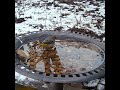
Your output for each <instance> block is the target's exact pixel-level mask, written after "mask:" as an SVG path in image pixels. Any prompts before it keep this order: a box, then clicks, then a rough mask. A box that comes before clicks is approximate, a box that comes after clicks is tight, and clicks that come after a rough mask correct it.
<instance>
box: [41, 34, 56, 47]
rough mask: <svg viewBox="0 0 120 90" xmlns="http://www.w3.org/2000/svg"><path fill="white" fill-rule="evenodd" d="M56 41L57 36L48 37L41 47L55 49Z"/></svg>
mask: <svg viewBox="0 0 120 90" xmlns="http://www.w3.org/2000/svg"><path fill="white" fill-rule="evenodd" d="M55 39H56V36H54V35H52V36H48V37H47V38H45V40H43V42H42V43H41V44H40V45H41V46H43V47H53V46H54V44H55Z"/></svg>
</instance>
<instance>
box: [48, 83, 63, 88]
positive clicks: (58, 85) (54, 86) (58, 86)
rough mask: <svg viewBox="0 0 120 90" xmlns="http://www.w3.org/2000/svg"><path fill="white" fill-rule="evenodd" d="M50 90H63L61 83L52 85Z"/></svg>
mask: <svg viewBox="0 0 120 90" xmlns="http://www.w3.org/2000/svg"><path fill="white" fill-rule="evenodd" d="M50 90H63V83H52V88H51V89H50Z"/></svg>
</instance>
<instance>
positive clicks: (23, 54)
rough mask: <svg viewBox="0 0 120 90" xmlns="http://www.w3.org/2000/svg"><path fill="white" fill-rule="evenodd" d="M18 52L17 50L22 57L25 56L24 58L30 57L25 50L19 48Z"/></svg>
mask: <svg viewBox="0 0 120 90" xmlns="http://www.w3.org/2000/svg"><path fill="white" fill-rule="evenodd" d="M16 52H17V54H18V55H19V56H21V57H24V58H26V59H28V58H29V56H27V55H26V54H25V52H24V51H23V50H19V49H18V50H17V51H16Z"/></svg>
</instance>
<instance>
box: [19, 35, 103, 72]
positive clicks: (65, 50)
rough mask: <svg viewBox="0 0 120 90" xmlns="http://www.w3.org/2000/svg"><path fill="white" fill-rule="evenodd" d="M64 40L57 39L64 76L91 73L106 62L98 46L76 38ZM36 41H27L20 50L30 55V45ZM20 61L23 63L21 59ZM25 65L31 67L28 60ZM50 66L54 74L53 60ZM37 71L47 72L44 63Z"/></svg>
mask: <svg viewBox="0 0 120 90" xmlns="http://www.w3.org/2000/svg"><path fill="white" fill-rule="evenodd" d="M46 37H47V35H46V36H44V37H41V38H39V39H38V38H37V39H35V40H39V41H40V42H41V41H43V40H44V39H45V38H46ZM63 38H64V37H62V38H57V39H56V41H55V47H56V50H57V52H58V55H59V57H60V62H61V64H62V66H63V67H64V70H63V73H64V74H77V73H85V72H89V71H91V70H94V69H96V68H98V67H99V66H100V65H101V64H102V63H103V62H104V51H103V50H102V49H101V48H100V47H98V46H97V45H95V44H93V43H90V42H86V41H83V40H79V39H75V38H69V37H68V38H64V39H63ZM35 40H33V41H27V42H26V43H24V44H23V45H21V46H20V47H19V49H21V50H23V51H24V52H25V53H26V54H27V55H28V51H30V50H29V48H28V45H29V46H30V45H32V43H33V42H34V41H35ZM39 51H40V50H39ZM19 60H20V61H22V59H21V58H20V59H19ZM23 63H24V64H25V65H26V66H29V65H28V64H27V60H26V61H25V62H23ZM50 64H51V71H52V73H54V69H53V68H52V60H51V61H50ZM35 70H37V71H40V72H45V65H44V63H43V62H42V61H40V62H38V63H37V64H36V68H35Z"/></svg>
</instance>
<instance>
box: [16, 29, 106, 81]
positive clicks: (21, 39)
mask: <svg viewBox="0 0 120 90" xmlns="http://www.w3.org/2000/svg"><path fill="white" fill-rule="evenodd" d="M55 32H56V31H34V32H28V33H25V34H20V35H16V37H15V50H16V49H18V48H19V47H20V46H21V45H23V44H25V43H28V42H30V41H33V40H36V39H42V37H46V36H47V35H53V34H54V35H55V34H56V35H57V37H62V38H65V37H69V38H71V39H72V38H76V39H78V40H83V41H86V42H90V43H93V44H95V45H97V46H98V47H100V48H101V49H102V50H103V51H105V43H104V42H102V41H101V40H99V39H97V38H94V37H91V36H90V35H88V34H82V33H77V32H75V33H74V32H73V33H71V32H69V31H68V32H65V31H59V32H58V33H55ZM21 67H24V68H21ZM15 71H16V72H18V73H20V74H22V75H24V76H27V77H30V78H33V79H35V80H38V81H45V82H53V83H75V82H85V81H90V80H93V79H97V78H100V77H103V76H104V75H105V60H104V62H103V63H102V64H101V65H100V66H99V67H98V68H96V69H94V70H92V71H89V72H86V73H80V74H79V73H78V74H69V75H55V74H46V73H42V72H39V71H36V70H31V69H30V68H27V67H26V66H25V65H24V64H23V63H22V62H20V61H19V60H18V59H17V55H16V54H15Z"/></svg>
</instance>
